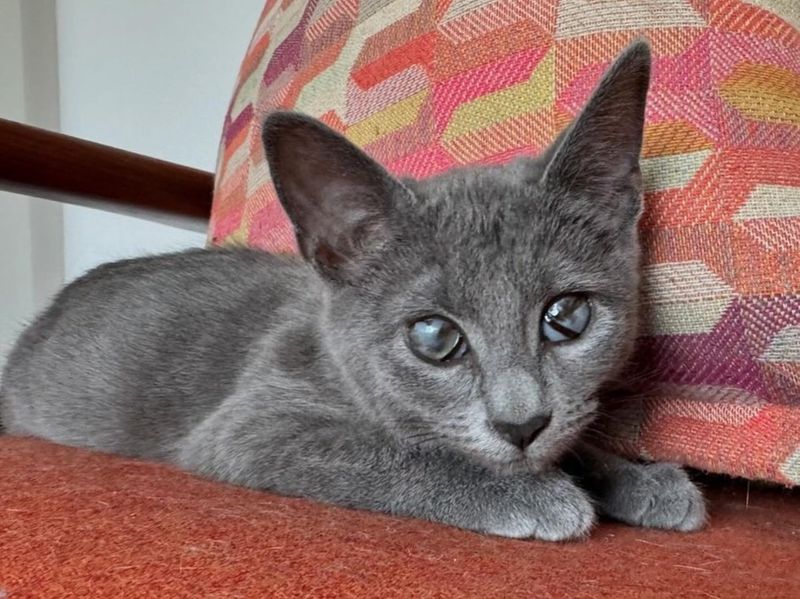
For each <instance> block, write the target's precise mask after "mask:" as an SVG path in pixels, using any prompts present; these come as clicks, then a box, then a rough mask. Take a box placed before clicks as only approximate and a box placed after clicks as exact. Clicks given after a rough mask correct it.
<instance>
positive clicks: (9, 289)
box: [0, 0, 63, 368]
mask: <svg viewBox="0 0 800 599" xmlns="http://www.w3.org/2000/svg"><path fill="white" fill-rule="evenodd" d="M55 65H56V25H55V4H54V0H0V117H2V118H6V119H11V120H14V121H19V122H23V123H28V124H32V125H37V126H40V127H47V128H51V129H56V128H58V76H57V71H56V68H55ZM61 215H62V212H61V206H60V205H59V204H57V203H54V202H47V201H44V200H35V199H29V198H26V197H23V196H20V195H16V194H11V193H5V192H0V368H2V365H3V362H4V361H5V356H6V354H7V352H8V350H9V349H10V348H11V345H12V344H13V342H14V340H15V339H16V337H17V335H18V334H19V332H20V331H21V330H22V328H23V327H24V325H25V324H26V323H27V322H29V321H30V320H31V318H32V317H33V315H34V313H35V312H36V311H37V310H39V309H41V308H42V307H43V306H44V305H45V303H46V302H47V301H48V300H49V299H50V298H51V296H52V295H53V293H55V291H56V290H57V289H58V287H59V286H60V285H61V283H62V281H63V243H62V222H61Z"/></svg>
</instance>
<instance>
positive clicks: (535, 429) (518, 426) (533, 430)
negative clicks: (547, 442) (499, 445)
mask: <svg viewBox="0 0 800 599" xmlns="http://www.w3.org/2000/svg"><path fill="white" fill-rule="evenodd" d="M550 420H551V416H550V414H539V415H537V416H534V417H533V418H529V419H528V420H526V421H525V422H521V423H517V422H493V423H492V426H493V427H494V430H496V431H497V433H498V434H499V435H500V436H501V437H503V439H505V440H506V441H508V442H509V443H511V444H512V445H513V446H515V447H518V448H519V449H520V450H522V451H525V449H526V448H527V447H528V446H529V445H530V444H531V443H533V442H534V441H535V440H536V438H537V437H538V436H539V435H540V434H541V432H542V431H543V430H544V429H546V428H547V426H548V425H549V424H550Z"/></svg>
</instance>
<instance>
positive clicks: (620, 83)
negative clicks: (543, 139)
mask: <svg viewBox="0 0 800 599" xmlns="http://www.w3.org/2000/svg"><path fill="white" fill-rule="evenodd" d="M649 80H650V48H649V46H648V44H647V42H645V41H638V42H634V43H633V44H631V45H630V46H629V47H628V48H627V49H626V50H625V51H624V52H623V53H622V54H621V55H620V57H619V58H618V59H617V60H616V62H615V63H614V64H613V65H612V66H611V68H610V69H609V70H608V71H607V72H606V74H605V76H604V77H603V79H602V80H601V82H600V84H599V85H598V86H597V89H596V90H595V92H594V94H592V97H591V98H590V99H589V102H588V104H587V105H586V107H585V108H584V109H583V112H582V113H581V114H580V116H578V118H577V119H576V120H575V121H574V122H573V123H572V124H571V125H570V126H569V127H568V128H567V130H566V131H565V132H563V133H562V134H561V135H560V136H559V138H558V140H557V141H556V143H555V144H553V147H551V148H550V149H549V150H548V151H547V152H546V153H545V155H544V159H545V160H546V161H547V166H546V167H545V170H544V173H543V175H542V182H543V183H544V185H545V186H546V187H548V188H551V189H553V190H555V191H557V192H560V193H569V192H582V193H588V194H590V195H593V196H595V195H596V196H597V197H598V198H600V199H601V201H603V200H607V201H610V202H615V203H617V205H619V204H618V202H619V201H622V202H623V207H624V208H627V209H628V211H626V212H627V213H628V214H631V215H633V216H635V215H636V214H638V212H639V210H640V203H641V193H642V177H641V172H640V170H639V154H640V152H641V149H642V134H643V131H644V114H645V104H646V102H647V88H648V85H649ZM619 196H623V197H619ZM603 203H605V202H603Z"/></svg>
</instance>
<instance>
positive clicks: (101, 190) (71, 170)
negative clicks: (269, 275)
mask: <svg viewBox="0 0 800 599" xmlns="http://www.w3.org/2000/svg"><path fill="white" fill-rule="evenodd" d="M213 188H214V176H213V174H212V173H209V172H206V171H201V170H198V169H194V168H190V167H187V166H181V165H179V164H174V163H171V162H165V161H163V160H157V159H155V158H150V157H147V156H142V155H141V154H135V153H133V152H127V151H125V150H119V149H116V148H112V147H110V146H105V145H102V144H98V143H93V142H90V141H86V140H82V139H78V138H76V137H71V136H69V135H63V134H61V133H54V132H52V131H46V130H44V129H39V128H37V127H31V126H29V125H23V124H21V123H16V122H13V121H8V120H4V119H0V189H4V190H6V191H13V192H17V193H22V194H25V195H30V196H35V197H40V198H46V199H49V200H56V201H60V202H67V203H71V204H79V205H82V206H90V207H92V208H100V209H103V210H109V211H113V212H119V213H123V214H130V215H133V216H141V217H143V218H150V219H154V220H158V221H161V222H167V223H170V224H175V225H178V226H182V227H185V228H191V229H196V230H203V229H204V228H205V226H206V225H207V222H208V216H209V214H210V212H211V196H212V192H213Z"/></svg>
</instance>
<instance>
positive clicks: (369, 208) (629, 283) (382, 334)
mask: <svg viewBox="0 0 800 599" xmlns="http://www.w3.org/2000/svg"><path fill="white" fill-rule="evenodd" d="M649 70H650V57H649V50H648V48H647V45H646V44H645V43H641V42H640V43H636V44H634V45H632V46H631V47H630V48H628V50H626V51H625V53H623V55H622V56H621V57H620V58H619V59H618V60H617V62H616V63H615V65H614V66H613V67H612V68H611V69H610V70H609V71H608V73H607V74H606V75H605V77H604V78H603V80H602V82H601V83H600V85H599V86H598V88H597V90H596V91H595V93H594V95H593V96H592V98H591V100H590V101H589V103H588V105H587V106H586V108H585V109H584V111H583V113H582V114H581V115H580V116H579V117H578V118H577V119H576V120H575V122H573V123H572V125H571V126H570V127H569V128H568V129H567V130H566V131H565V132H563V133H562V134H561V135H560V136H559V138H558V140H556V142H555V143H554V144H553V146H552V147H551V148H550V149H549V150H548V151H547V152H545V154H544V155H543V156H541V157H539V158H538V159H523V160H520V161H517V162H515V163H512V164H509V165H505V166H490V167H476V168H465V169H462V170H455V171H451V172H448V173H446V174H444V175H441V176H438V177H435V178H432V179H428V180H424V181H402V182H401V181H399V180H397V179H395V178H393V177H392V176H390V175H389V174H388V173H387V172H386V171H385V170H384V169H383V168H381V167H380V166H379V165H378V164H376V163H375V162H373V161H372V160H371V159H370V158H368V157H367V156H366V155H365V154H364V153H363V152H361V151H360V150H359V149H357V148H356V147H354V146H353V145H352V144H350V143H349V142H348V141H346V140H345V139H344V138H342V137H341V136H339V135H338V134H336V133H334V132H333V131H331V130H329V129H328V128H327V127H325V126H323V125H321V124H319V123H318V122H316V121H314V120H312V119H309V118H307V117H303V116H299V115H297V114H291V113H276V114H273V115H272V116H270V117H269V118H268V119H267V120H266V122H265V125H264V143H265V147H266V153H267V157H268V161H269V164H270V168H271V171H272V175H273V180H274V182H275V186H276V189H277V191H278V195H279V197H280V199H281V202H282V204H283V206H284V208H285V209H286V212H287V213H288V215H289V217H290V218H291V220H292V222H293V223H294V226H295V229H296V232H297V238H298V243H299V246H300V250H301V252H302V254H303V256H304V257H305V258H306V259H307V260H308V261H309V262H311V263H312V264H313V265H314V267H315V268H316V269H317V270H318V271H319V273H320V274H321V275H322V277H323V278H324V279H325V280H326V281H327V282H328V290H329V293H328V295H327V298H326V314H325V317H324V318H325V320H324V321H325V332H326V343H327V345H328V347H329V349H331V350H332V353H333V355H334V357H335V360H336V361H337V363H338V366H339V367H340V369H341V371H342V373H343V375H344V376H345V377H347V378H348V379H349V381H350V382H351V383H352V388H353V389H355V390H356V394H357V395H358V400H359V401H360V402H361V403H362V405H363V407H364V408H365V409H368V410H371V411H372V413H373V414H374V415H375V416H376V417H377V418H379V419H380V420H381V421H382V422H383V423H384V424H385V425H386V426H387V427H388V428H389V429H390V430H392V431H393V432H394V433H395V434H396V436H397V437H398V439H399V440H400V441H401V442H404V443H408V444H410V445H421V446H423V445H442V444H444V445H447V446H449V447H451V448H455V449H457V450H460V451H462V452H464V453H466V454H468V455H470V456H472V457H473V458H474V459H477V460H480V461H482V462H483V463H484V464H486V465H488V466H491V467H494V468H497V469H499V470H505V471H512V470H518V469H530V470H536V469H541V468H544V467H546V466H547V465H549V464H551V463H552V462H553V461H554V460H555V459H556V458H557V457H558V456H559V455H560V453H561V452H562V451H563V450H564V449H565V448H566V447H567V446H568V445H569V443H570V442H571V441H573V440H574V439H575V437H576V436H577V435H578V434H579V433H580V432H581V430H582V429H583V428H584V427H585V426H586V425H587V423H588V422H589V421H590V420H591V419H592V417H593V415H594V413H595V411H596V409H597V400H596V399H595V395H596V392H597V391H598V388H599V387H600V386H601V385H602V384H603V383H604V382H606V381H607V380H608V379H609V378H610V377H612V376H613V375H615V374H616V373H617V372H618V371H619V369H620V367H621V366H622V365H623V363H624V362H625V360H626V358H627V356H628V354H629V352H630V349H631V345H632V341H633V338H634V336H635V332H636V305H637V287H638V256H639V251H638V242H637V235H636V223H637V219H638V216H639V213H640V211H641V196H642V185H641V175H640V171H639V153H640V149H641V142H642V129H643V124H644V109H645V99H646V95H647V86H648V77H649Z"/></svg>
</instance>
